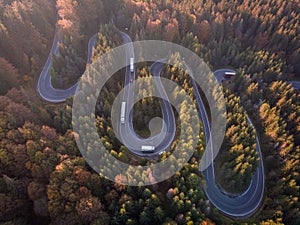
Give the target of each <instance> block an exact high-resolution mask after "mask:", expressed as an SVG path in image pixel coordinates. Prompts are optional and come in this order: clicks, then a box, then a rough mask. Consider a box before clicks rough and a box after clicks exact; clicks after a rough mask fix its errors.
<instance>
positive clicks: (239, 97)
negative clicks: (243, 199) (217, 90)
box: [0, 0, 300, 225]
mask: <svg viewBox="0 0 300 225" xmlns="http://www.w3.org/2000/svg"><path fill="white" fill-rule="evenodd" d="M118 31H124V32H125V31H126V33H128V34H129V35H130V37H131V38H132V40H133V41H139V40H164V41H169V42H174V43H177V44H180V45H182V46H184V47H186V48H188V49H190V50H192V51H193V52H194V53H196V54H197V55H198V56H199V57H201V58H202V59H203V60H204V61H205V62H206V63H207V64H208V66H209V67H210V69H211V70H212V71H215V70H217V69H221V68H228V69H234V70H235V71H236V72H237V74H236V76H234V77H232V78H231V79H230V80H228V81H225V82H224V83H223V84H222V85H223V90H224V97H225V102H226V107H227V125H226V134H225V138H224V141H223V144H222V148H221V151H220V153H219V155H218V157H217V158H216V160H215V168H216V177H217V178H216V179H217V181H218V184H219V185H220V186H221V188H222V189H223V190H224V191H226V192H229V193H231V194H233V195H234V194H237V193H241V192H243V191H245V190H246V189H247V187H248V186H249V184H250V182H251V177H252V174H253V173H254V171H255V170H256V169H257V167H258V163H259V162H260V161H263V164H264V171H265V190H264V198H263V200H262V204H261V205H260V207H259V209H258V210H257V211H256V212H255V213H254V214H253V215H252V216H250V217H248V218H239V219H237V218H233V217H228V216H226V215H225V214H223V213H221V212H220V211H219V210H218V209H217V208H215V207H214V205H213V204H212V203H211V202H210V201H209V199H208V198H207V196H206V194H205V191H204V189H205V187H206V182H205V179H204V175H203V173H201V172H200V171H199V163H200V160H201V156H202V155H203V152H204V149H205V145H206V143H205V136H204V131H203V125H202V123H200V124H197V125H198V126H200V130H201V132H200V134H199V136H198V139H197V143H190V142H186V143H184V144H183V145H182V146H180V147H181V148H183V149H184V150H189V149H190V146H192V145H193V144H195V145H196V146H197V147H196V150H195V152H194V154H193V156H192V158H191V159H190V160H189V162H188V163H185V164H183V165H182V167H183V168H182V169H181V170H180V171H179V172H177V173H176V174H175V175H174V176H172V177H171V178H169V179H168V180H165V181H163V182H160V183H156V182H155V176H154V175H152V172H151V171H147V172H146V174H139V173H138V171H137V173H136V174H137V177H136V179H139V177H138V176H142V177H144V179H149V180H152V181H153V182H152V183H151V184H152V185H149V186H144V187H132V186H126V185H122V184H121V183H122V180H124V179H127V178H126V177H123V176H121V175H119V176H116V177H115V182H112V181H109V180H108V179H106V178H104V177H103V176H100V175H99V174H98V173H97V172H95V171H94V170H93V169H92V168H91V166H90V165H89V164H88V163H87V162H86V161H85V159H84V157H83V156H82V154H81V152H80V151H79V149H78V147H77V145H76V142H75V138H74V132H73V130H72V104H73V97H72V96H70V97H69V98H68V99H67V100H66V101H65V102H63V103H60V104H53V103H49V102H46V101H44V100H42V99H41V97H40V96H39V94H38V92H37V82H38V79H39V76H40V73H41V71H42V70H43V67H44V64H45V62H46V60H47V57H48V54H49V53H50V49H51V47H52V44H53V40H54V38H55V37H57V38H58V39H59V40H60V41H59V44H58V54H57V55H54V54H52V55H51V58H52V61H53V63H52V66H51V69H50V70H51V71H50V73H51V78H52V85H53V87H55V88H58V89H66V88H68V87H70V86H72V85H74V83H76V82H77V81H78V80H79V79H80V77H81V76H82V74H83V73H84V71H85V69H86V63H87V57H88V49H87V46H88V42H89V40H90V38H91V36H92V35H94V34H97V41H96V46H95V48H94V51H93V58H92V61H96V60H97V59H98V58H99V56H101V55H103V54H105V53H107V52H109V51H110V50H111V49H113V48H115V47H117V46H119V45H121V44H122V40H121V37H120V35H119V33H118ZM173 57H177V56H176V54H174V55H173ZM178 64H180V60H179V58H178ZM150 66H151V64H150V63H148V62H145V63H139V64H137V65H136V71H137V72H136V75H137V78H140V77H151V73H150V71H149V67H150ZM124 73H125V70H124V69H123V70H120V71H119V72H117V73H116V74H115V75H114V76H113V77H112V78H111V79H110V80H109V81H108V82H107V84H105V88H104V89H103V90H102V91H101V93H100V95H99V96H93V97H94V98H96V99H97V106H98V107H96V113H95V121H96V124H97V129H98V134H99V140H100V141H101V142H102V143H103V144H104V145H105V147H106V148H107V149H109V152H110V154H111V155H112V156H114V157H115V158H117V159H119V160H121V161H123V162H128V163H130V164H132V165H147V164H148V163H149V160H147V159H144V158H141V157H138V156H135V155H133V154H131V152H130V151H129V150H128V149H127V148H126V147H125V146H124V145H123V144H122V143H120V141H119V140H118V139H117V138H116V136H115V134H114V132H113V129H112V123H111V113H110V111H111V107H112V104H113V102H114V99H115V98H116V96H117V94H118V93H119V92H120V91H121V89H122V87H123V84H124ZM162 73H163V75H162V76H163V77H165V78H168V79H170V80H172V81H174V82H175V83H177V84H178V85H180V86H181V87H182V88H183V89H184V90H185V91H186V92H187V93H188V94H189V95H190V97H191V99H193V101H195V97H194V95H193V85H192V81H191V78H190V77H189V76H188V74H187V72H186V71H184V70H180V69H177V68H176V67H172V66H165V67H164V70H163V72H162ZM288 81H300V4H299V1H297V0H291V1H284V0H276V1H272V0H259V1H250V0H231V1H226V0H182V1H181V0H173V1H171V0H84V1H81V0H50V1H47V0H39V1H33V0H0V225H26V224H28V225H29V224H37V225H43V224H45V225H46V224H47V225H48V224H49V225H60V224H61V225H65V224H69V225H73V224H74V225H75V224H76V225H77V224H78V225H88V224H91V225H109V224H111V225H123V224H124V225H125V224H126V225H138V224H145V225H147V224H149V225H150V224H151V225H152V224H163V225H167V224H170V225H175V224H178V225H183V224H187V225H213V224H216V225H219V224H220V225H223V224H224V225H227V224H228V225H229V224H234V225H240V224H242V225H283V224H286V225H298V224H300V203H299V197H300V174H299V173H300V166H299V165H300V162H299V156H300V91H299V90H297V89H295V88H293V87H292V85H291V84H290V83H289V82H288ZM83 82H84V83H85V84H86V85H90V83H89V82H92V81H90V80H84V79H83ZM144 85H148V86H150V85H151V84H150V83H145V84H144ZM143 91H144V90H143V89H142V88H141V92H142V93H144V92H143ZM171 94H172V96H173V97H174V98H175V99H176V98H178V99H181V97H182V95H181V94H182V93H180V92H178V91H177V90H174V91H173V92H172V93H171ZM201 94H202V95H203V97H204V94H203V93H202V92H201ZM86 102H87V103H88V99H87V101H86ZM204 103H205V104H206V107H207V102H205V101H204ZM179 114H180V115H176V117H177V122H178V121H179V119H178V117H179V116H182V117H180V118H181V120H182V121H181V122H182V126H184V128H185V129H186V130H190V132H191V133H192V130H193V129H192V126H190V125H189V124H188V123H186V121H189V120H191V121H196V117H197V116H198V114H197V112H194V111H192V109H191V107H189V105H187V104H186V105H185V107H184V108H183V109H182V111H181V112H179ZM187 114H190V115H192V117H191V118H187V116H185V115H187ZM157 116H161V109H160V101H159V99H157V98H145V99H143V100H142V101H140V102H138V103H137V104H136V105H135V110H134V118H136V119H134V129H135V131H136V132H137V133H138V134H139V135H141V136H145V137H146V136H148V135H149V130H148V129H145V127H147V124H148V123H149V121H150V120H151V118H152V117H157ZM209 116H210V115H209ZM248 119H250V120H251V121H252V123H253V126H251V124H249V123H248V122H247V121H248ZM84 122H86V124H88V123H89V121H84ZM177 136H178V133H176V137H177ZM256 137H257V139H258V140H259V142H260V147H261V151H262V157H260V156H259V155H258V154H257V152H256V151H255V149H256V147H257V143H256ZM178 144H179V143H178V142H177V141H176V139H175V140H174V142H173V143H172V145H171V147H170V149H171V150H170V151H169V152H164V153H163V154H162V155H160V157H159V159H157V160H159V161H163V160H164V159H166V158H170V159H172V160H177V159H175V158H174V157H173V156H172V151H173V149H174V148H175V147H176V146H177V145H178ZM176 163H178V165H180V164H182V162H181V161H180V160H178V161H176ZM111 166H112V167H113V166H114V165H111Z"/></svg>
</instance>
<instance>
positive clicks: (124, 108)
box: [120, 102, 126, 123]
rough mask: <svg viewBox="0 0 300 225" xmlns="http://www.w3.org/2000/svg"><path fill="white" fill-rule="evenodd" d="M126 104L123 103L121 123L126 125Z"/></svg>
mask: <svg viewBox="0 0 300 225" xmlns="http://www.w3.org/2000/svg"><path fill="white" fill-rule="evenodd" d="M125 112H126V102H122V106H121V116H120V122H121V123H125Z"/></svg>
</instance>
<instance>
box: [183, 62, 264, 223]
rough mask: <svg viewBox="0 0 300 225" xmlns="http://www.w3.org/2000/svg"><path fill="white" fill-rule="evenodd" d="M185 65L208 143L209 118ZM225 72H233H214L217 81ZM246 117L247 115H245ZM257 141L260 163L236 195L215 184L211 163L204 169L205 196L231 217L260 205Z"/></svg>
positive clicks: (249, 212) (261, 173)
mask: <svg viewBox="0 0 300 225" xmlns="http://www.w3.org/2000/svg"><path fill="white" fill-rule="evenodd" d="M184 64H185V67H186V68H187V69H188V71H189V73H190V75H191V78H192V82H193V89H194V95H195V98H196V101H197V105H198V108H199V115H200V117H201V119H202V122H203V128H204V133H205V137H206V143H207V144H209V137H210V136H211V135H212V134H211V132H210V123H209V119H208V116H207V113H206V110H205V107H204V104H203V101H202V98H201V96H200V93H199V90H198V86H197V84H196V82H195V80H194V79H193V71H192V70H191V68H190V67H189V66H188V65H187V64H186V63H184ZM227 72H230V73H232V72H234V73H235V71H233V70H229V69H220V70H217V71H215V72H214V75H215V77H216V79H217V80H218V82H219V83H221V82H222V81H223V80H224V75H225V73H227ZM247 118H248V117H247ZM248 122H249V123H250V124H251V126H253V124H252V122H251V121H250V119H249V118H248ZM256 142H257V149H256V150H257V151H258V153H259V155H260V159H261V160H260V163H259V166H258V168H257V170H256V172H255V173H254V174H253V176H252V181H251V183H250V185H249V187H248V189H247V190H246V191H245V192H243V193H241V194H240V195H237V196H234V197H233V196H230V195H228V194H227V193H224V191H222V190H221V188H220V187H219V185H217V182H216V178H215V171H214V165H213V163H212V164H211V165H210V166H209V167H208V168H207V169H206V170H205V171H204V178H205V180H206V185H207V187H206V188H205V189H204V190H205V193H206V195H207V197H208V198H209V200H210V201H211V202H212V204H213V205H214V206H215V207H216V208H217V209H219V210H220V211H221V212H223V213H224V214H226V215H228V216H231V217H236V218H240V217H248V216H250V215H252V214H253V213H254V212H255V211H256V210H257V209H258V208H259V206H260V204H261V201H262V199H263V195H264V185H265V183H264V167H263V161H262V154H261V149H260V144H259V141H258V138H256Z"/></svg>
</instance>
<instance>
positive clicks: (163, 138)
mask: <svg viewBox="0 0 300 225" xmlns="http://www.w3.org/2000/svg"><path fill="white" fill-rule="evenodd" d="M120 34H121V36H122V39H123V41H124V44H127V48H126V59H125V60H126V61H127V62H128V60H129V59H130V58H131V57H133V58H134V49H133V46H132V44H131V43H132V42H131V39H130V37H129V36H128V35H127V34H125V33H123V32H120ZM96 38H97V34H95V35H94V36H92V37H91V39H90V40H89V44H88V59H87V64H90V63H91V62H92V61H91V59H92V53H93V47H94V46H95V45H96ZM58 43H59V40H58V36H57V35H55V37H54V41H53V46H52V48H51V52H50V54H49V57H48V59H47V61H46V63H45V66H44V68H43V70H42V72H41V74H40V77H39V81H38V86H37V90H38V93H39V95H40V96H41V97H42V98H43V99H44V100H46V101H48V102H52V103H59V102H63V101H65V100H66V98H68V97H69V96H72V95H74V93H75V91H76V88H77V83H76V84H74V85H73V86H72V87H70V88H68V89H66V90H60V89H55V88H54V87H53V86H52V85H51V75H50V72H49V70H50V68H51V63H52V60H51V56H52V54H54V55H57V54H58ZM128 64H129V62H128ZM163 65H164V61H163V60H162V61H161V62H156V63H154V64H153V65H152V66H151V73H152V74H153V78H154V81H155V85H156V89H157V91H158V92H159V93H160V95H161V96H166V93H165V91H164V88H163V86H162V84H161V81H160V79H155V78H159V77H160V73H161V71H162V68H163ZM186 67H187V68H188V69H189V70H190V68H189V67H188V65H186ZM225 72H234V71H233V70H229V69H220V70H217V71H215V72H214V74H215V77H216V79H217V80H218V82H219V83H221V82H222V81H223V80H224V79H225V78H224V75H225ZM190 73H191V74H192V71H190ZM132 79H133V80H135V72H134V73H131V71H130V68H129V66H128V67H127V68H126V73H125V83H124V86H127V85H130V83H131V82H132V81H131V80H132ZM288 83H291V84H292V87H293V88H294V89H295V90H299V88H300V82H297V81H290V82H288ZM193 88H194V95H195V98H196V102H197V106H198V109H199V116H200V117H201V119H202V122H203V126H204V133H205V136H206V142H207V143H209V141H208V140H209V137H210V135H211V133H210V124H209V120H208V116H207V113H206V110H205V107H204V104H203V101H202V98H201V96H200V94H199V91H198V87H197V85H196V83H195V81H193ZM128 90H130V89H128ZM133 99H134V96H133V92H132V91H127V92H124V96H123V100H124V101H126V102H127V103H128V104H129V103H130V102H131V101H133ZM161 108H162V114H163V120H164V121H165V123H163V126H162V129H161V132H160V133H159V134H157V135H155V136H154V137H152V138H149V139H143V138H141V137H139V136H137V135H136V134H135V132H134V129H133V122H132V121H133V118H132V115H133V112H132V110H130V109H129V107H126V122H125V124H121V123H120V126H119V130H120V136H121V138H122V140H123V141H124V143H125V145H126V146H127V147H128V148H129V149H130V150H131V151H132V152H133V153H134V154H136V155H139V156H142V157H148V158H151V157H156V156H157V155H158V154H160V153H161V152H162V151H165V150H167V149H168V148H169V146H170V144H171V143H172V141H173V139H174V136H175V131H176V127H175V126H176V123H175V118H174V112H173V110H172V107H171V105H170V104H169V103H168V102H167V101H165V100H161ZM248 122H249V123H250V124H251V125H252V122H251V121H250V119H249V118H248ZM252 126H253V125H252ZM256 141H257V152H258V153H259V156H260V158H261V160H260V162H259V165H258V168H257V170H256V172H255V173H254V174H253V176H252V181H251V184H250V186H249V187H248V189H247V190H246V191H245V192H244V193H241V194H240V195H237V196H230V195H228V194H227V193H224V192H223V191H222V190H221V189H220V188H219V186H218V185H217V183H216V180H215V173H214V166H213V164H212V165H211V166H210V167H208V168H207V169H206V170H205V171H204V177H205V180H206V188H205V193H206V194H207V196H208V198H209V200H210V201H211V202H212V204H213V205H214V206H215V207H216V208H217V209H219V210H220V211H221V212H223V213H224V214H226V215H229V216H231V217H237V218H238V217H248V216H250V215H252V214H253V213H254V212H255V211H256V210H257V209H258V208H259V206H260V204H261V201H262V199H263V194H264V185H265V184H264V168H263V161H262V155H261V149H260V144H259V140H258V138H256ZM141 145H154V146H155V147H156V149H155V151H154V152H153V153H150V154H145V153H142V152H141V151H140V147H141Z"/></svg>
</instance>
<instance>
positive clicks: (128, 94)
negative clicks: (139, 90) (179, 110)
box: [119, 32, 176, 159]
mask: <svg viewBox="0 0 300 225" xmlns="http://www.w3.org/2000/svg"><path fill="white" fill-rule="evenodd" d="M120 34H121V36H122V39H123V43H124V44H125V49H126V52H125V53H126V59H125V60H126V64H127V65H128V66H127V67H126V72H125V79H124V87H126V88H124V92H123V96H122V101H123V102H126V107H125V111H126V113H125V122H124V123H119V135H120V139H121V140H122V142H123V144H124V145H125V146H126V147H127V148H128V149H129V150H130V151H131V152H132V153H133V154H135V155H138V156H141V157H145V158H149V159H153V158H157V157H158V156H159V154H160V153H161V152H163V151H166V150H167V149H168V148H169V146H170V145H171V143H172V141H173V139H174V137H175V132H176V127H175V117H174V112H173V109H172V106H171V104H170V103H169V102H168V101H165V100H161V105H162V107H161V108H162V117H163V121H164V123H163V125H162V128H161V130H160V133H159V134H156V135H154V136H152V137H150V138H142V137H140V136H138V135H137V134H136V133H135V131H134V129H133V107H132V106H133V103H134V92H133V90H131V84H132V83H134V80H135V69H134V70H133V71H131V70H130V66H129V64H130V62H129V61H130V58H134V49H133V44H132V40H131V38H130V36H129V35H128V34H126V33H124V32H120ZM163 64H164V63H162V62H156V63H154V64H153V65H152V66H151V69H150V72H151V73H152V74H153V79H154V82H155V84H156V85H155V87H156V89H157V91H158V93H159V94H160V96H161V98H162V99H167V94H166V93H165V92H164V88H163V85H162V84H161V82H160V79H159V76H160V73H161V71H162V68H163ZM142 145H146V146H154V147H155V150H154V151H152V152H143V151H141V146H142Z"/></svg>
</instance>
